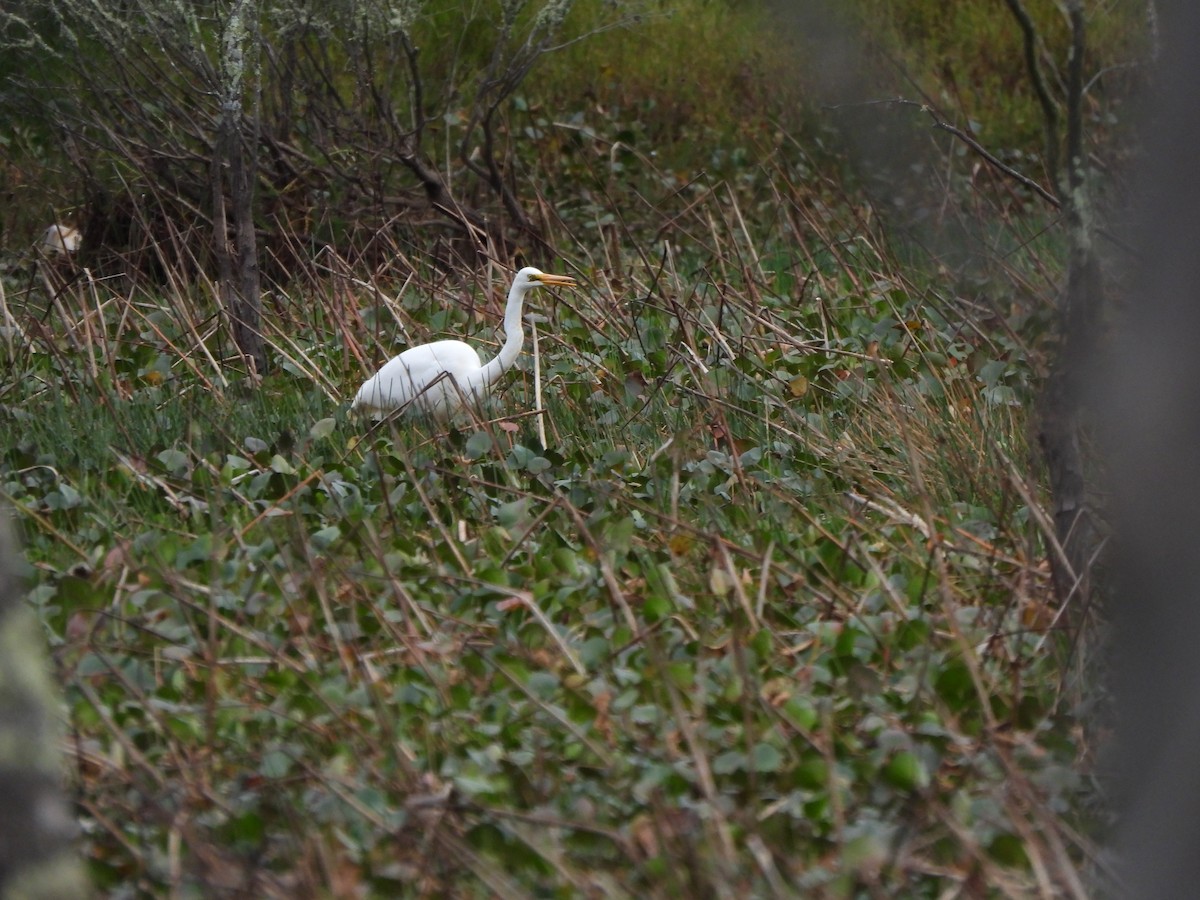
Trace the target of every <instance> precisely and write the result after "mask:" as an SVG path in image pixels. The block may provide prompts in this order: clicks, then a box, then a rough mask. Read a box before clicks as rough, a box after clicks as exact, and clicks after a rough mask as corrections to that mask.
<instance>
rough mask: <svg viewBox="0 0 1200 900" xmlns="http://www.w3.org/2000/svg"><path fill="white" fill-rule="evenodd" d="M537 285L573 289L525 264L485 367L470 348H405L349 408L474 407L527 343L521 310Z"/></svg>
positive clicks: (378, 413) (448, 344) (439, 344)
mask: <svg viewBox="0 0 1200 900" xmlns="http://www.w3.org/2000/svg"><path fill="white" fill-rule="evenodd" d="M539 285H561V286H563V287H573V286H574V285H575V281H574V280H573V279H571V278H568V277H567V276H565V275H548V274H546V273H545V272H542V271H541V270H540V269H535V268H533V267H532V266H528V267H526V268H524V269H522V270H521V271H519V272H518V273H517V276H516V278H515V279H514V280H513V284H512V288H511V289H510V290H509V292H508V303H507V304H506V305H505V307H504V346H503V347H501V348H500V352H499V353H498V354H496V357H495V358H494V359H492V360H491V361H490V362H488V363H486V364H485V363H484V362H483V360H481V359H480V358H479V354H478V353H477V352H476V351H475V348H474V347H472V346H471V345H470V344H466V343H463V342H462V341H434V342H433V343H431V344H422V345H421V346H419V347H412V348H410V349H408V350H405V351H404V352H403V353H401V354H400V355H399V356H397V357H395V358H394V359H391V360H389V361H388V362H387V363H386V364H385V365H384V367H383V368H382V369H380V370H379V371H378V372H377V373H376V374H375V375H373V376H371V377H370V378H368V379H367V381H366V383H365V384H363V386H362V387H360V388H359V389H358V393H357V394H355V395H354V402H353V403H352V404H351V408H352V409H355V410H358V411H360V412H365V413H368V414H370V415H373V416H375V417H376V418H380V417H382V416H385V415H387V414H388V413H391V412H395V411H396V410H398V409H407V410H414V411H419V412H423V413H428V414H431V415H434V416H438V417H446V416H449V415H451V414H453V413H454V412H455V411H457V410H458V409H459V408H460V407H461V406H462V405H463V403H464V402H466V403H478V402H479V401H480V400H482V399H483V398H484V397H486V396H487V393H488V391H490V390H491V387H492V385H493V384H495V383H496V381H497V380H499V378H500V376H501V375H503V374H504V373H505V372H507V371H508V370H509V369H510V368H511V367H512V364H513V363H514V362H515V361H516V359H517V357H518V356H519V355H520V354H521V348H522V347H523V346H524V345H525V330H524V328H523V327H522V325H521V307H522V304H523V303H524V302H525V294H526V293H527V292H528V291H529V290H530V289H531V288H535V287H538V286H539Z"/></svg>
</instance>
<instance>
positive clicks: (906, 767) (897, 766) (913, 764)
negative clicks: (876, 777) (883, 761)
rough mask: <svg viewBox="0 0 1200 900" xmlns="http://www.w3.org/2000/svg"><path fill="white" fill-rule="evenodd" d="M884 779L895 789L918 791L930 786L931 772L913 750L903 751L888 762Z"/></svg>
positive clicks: (884, 770)
mask: <svg viewBox="0 0 1200 900" xmlns="http://www.w3.org/2000/svg"><path fill="white" fill-rule="evenodd" d="M883 777H884V778H886V779H887V781H888V782H889V783H890V784H891V785H892V786H893V787H897V788H900V789H901V790H904V791H916V790H921V789H923V788H926V787H928V786H929V772H928V771H926V769H925V764H924V763H922V762H921V759H920V757H918V756H917V754H915V753H913V752H912V751H911V750H902V751H901V752H899V753H897V754H896V755H895V756H893V757H892V758H891V759H890V760H888V763H887V765H886V766H884V769H883Z"/></svg>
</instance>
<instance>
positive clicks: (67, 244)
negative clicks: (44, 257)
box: [42, 224, 83, 256]
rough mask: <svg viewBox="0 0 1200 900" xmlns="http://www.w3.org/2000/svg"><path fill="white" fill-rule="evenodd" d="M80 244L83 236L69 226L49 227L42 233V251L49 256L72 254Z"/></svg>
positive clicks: (76, 229)
mask: <svg viewBox="0 0 1200 900" xmlns="http://www.w3.org/2000/svg"><path fill="white" fill-rule="evenodd" d="M82 243H83V235H81V234H80V233H79V229H78V228H75V227H73V226H71V225H57V224H55V225H50V226H47V228H46V230H45V231H43V232H42V250H44V251H45V252H46V253H48V254H50V255H51V256H55V255H57V254H60V253H74V252H75V251H76V250H78V249H79V245H80V244H82Z"/></svg>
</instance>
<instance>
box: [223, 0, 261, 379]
mask: <svg viewBox="0 0 1200 900" xmlns="http://www.w3.org/2000/svg"><path fill="white" fill-rule="evenodd" d="M253 15H254V3H253V2H252V0H239V2H238V3H236V4H235V6H234V7H233V9H232V10H231V11H230V14H229V20H228V21H227V22H226V31H225V42H224V56H223V58H222V60H221V120H220V125H219V126H218V128H219V130H218V133H217V139H216V142H215V147H214V153H213V178H212V183H213V240H214V245H215V252H216V258H217V284H218V290H219V292H220V297H221V304H222V306H223V307H224V309H225V311H226V313H227V314H228V316H229V318H230V319H231V321H232V323H233V340H234V343H235V344H236V345H237V348H238V350H239V351H240V352H241V354H242V357H243V358H244V359H245V360H246V361H247V365H248V366H249V367H250V368H251V370H252V372H253V373H257V374H259V375H261V374H263V373H265V372H266V367H267V358H266V350H265V347H264V344H263V339H262V327H261V326H262V300H261V285H260V282H259V275H258V240H257V237H256V235H255V231H254V177H253V175H254V173H253V168H254V167H253V163H252V161H251V160H247V158H246V151H245V142H244V135H243V116H242V91H243V85H244V84H245V75H246V52H245V51H246V47H247V45H248V43H249V37H250V29H249V27H248V22H249V21H250V20H251V17H252V16H253ZM227 191H228V196H229V201H228V202H227V201H226V192H227ZM230 207H232V211H233V222H232V226H233V234H232V237H231V235H230V224H231V223H230V221H229V208H230Z"/></svg>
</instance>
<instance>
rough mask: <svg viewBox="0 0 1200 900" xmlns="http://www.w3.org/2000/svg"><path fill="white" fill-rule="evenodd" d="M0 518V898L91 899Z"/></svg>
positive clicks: (36, 654) (45, 688)
mask: <svg viewBox="0 0 1200 900" xmlns="http://www.w3.org/2000/svg"><path fill="white" fill-rule="evenodd" d="M5 525H6V523H4V522H0V897H5V898H8V897H26V898H35V900H62V898H67V897H70V898H83V897H87V896H88V894H89V891H88V889H87V881H86V878H85V876H84V872H83V867H82V865H81V864H80V861H79V859H78V858H77V856H76V849H75V836H76V832H77V826H76V824H75V819H74V816H73V815H72V813H71V809H70V807H69V806H68V805H67V802H66V800H65V798H64V795H63V790H62V771H61V767H60V766H61V757H60V755H59V748H58V737H59V735H58V729H57V728H56V727H55V722H54V709H55V706H56V704H57V699H56V697H55V696H54V691H53V688H52V687H51V683H50V679H49V678H48V677H47V674H46V657H45V654H44V653H43V652H42V647H43V646H44V643H45V641H44V640H43V637H42V634H41V629H40V626H39V625H38V622H37V620H36V618H35V617H34V616H33V614H32V612H31V610H29V609H28V608H26V607H25V606H24V605H23V603H22V601H21V595H20V590H19V585H18V581H17V577H16V574H15V571H14V559H13V553H14V551H13V548H12V546H11V544H12V540H11V538H10V536H9V532H8V528H7V527H5Z"/></svg>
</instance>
